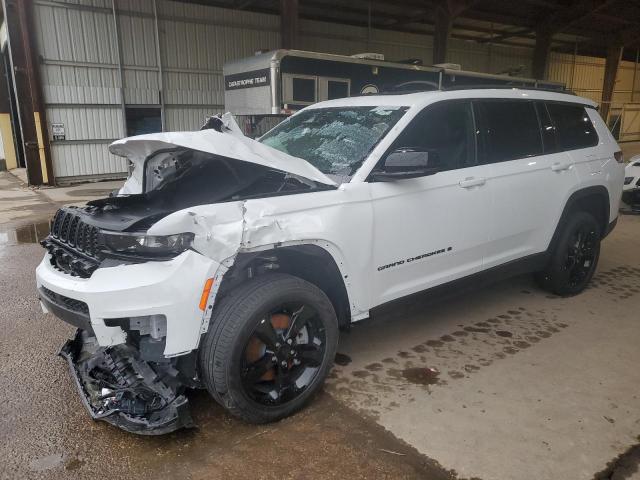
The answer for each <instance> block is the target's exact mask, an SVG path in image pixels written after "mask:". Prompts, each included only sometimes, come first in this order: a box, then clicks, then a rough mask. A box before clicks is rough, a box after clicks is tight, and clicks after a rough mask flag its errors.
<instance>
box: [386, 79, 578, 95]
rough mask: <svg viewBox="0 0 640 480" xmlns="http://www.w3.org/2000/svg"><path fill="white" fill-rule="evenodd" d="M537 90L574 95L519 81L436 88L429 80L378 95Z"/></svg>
mask: <svg viewBox="0 0 640 480" xmlns="http://www.w3.org/2000/svg"><path fill="white" fill-rule="evenodd" d="M421 83H424V84H425V85H424V88H420V85H419V84H421ZM403 87H415V88H403ZM514 88H516V89H519V90H537V91H542V92H552V93H565V94H568V95H576V93H575V92H573V91H572V90H568V89H567V88H566V87H561V88H551V87H545V86H540V85H538V86H536V85H535V84H531V85H527V84H522V83H521V82H514V83H513V84H504V83H502V84H484V85H481V84H476V85H449V86H445V85H443V86H442V87H440V88H438V86H437V85H435V84H433V83H431V82H421V81H414V82H405V83H401V84H399V85H395V86H393V87H391V88H389V89H387V90H384V91H382V92H380V95H404V94H409V93H421V92H434V91H441V92H447V91H456V90H493V89H501V90H512V89H514Z"/></svg>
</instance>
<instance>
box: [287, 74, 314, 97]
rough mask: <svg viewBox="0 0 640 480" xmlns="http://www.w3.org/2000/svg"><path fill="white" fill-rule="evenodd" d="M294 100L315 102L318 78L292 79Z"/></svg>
mask: <svg viewBox="0 0 640 480" xmlns="http://www.w3.org/2000/svg"><path fill="white" fill-rule="evenodd" d="M291 82H292V87H293V88H292V90H293V97H292V100H293V101H294V102H304V103H313V102H315V101H316V80H315V79H313V78H297V77H294V78H292V79H291Z"/></svg>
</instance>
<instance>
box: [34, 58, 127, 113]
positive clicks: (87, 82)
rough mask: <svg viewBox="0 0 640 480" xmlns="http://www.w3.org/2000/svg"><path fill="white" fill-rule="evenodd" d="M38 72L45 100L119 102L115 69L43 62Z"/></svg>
mask: <svg viewBox="0 0 640 480" xmlns="http://www.w3.org/2000/svg"><path fill="white" fill-rule="evenodd" d="M40 72H41V78H42V84H43V85H42V88H43V90H44V101H45V102H46V103H81V104H119V103H120V78H119V77H118V72H117V70H115V69H108V68H88V67H72V66H60V65H43V66H42V67H41V69H40Z"/></svg>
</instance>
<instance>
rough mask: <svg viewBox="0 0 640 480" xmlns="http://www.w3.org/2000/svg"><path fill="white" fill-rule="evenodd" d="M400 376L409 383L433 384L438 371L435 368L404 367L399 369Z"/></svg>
mask: <svg viewBox="0 0 640 480" xmlns="http://www.w3.org/2000/svg"><path fill="white" fill-rule="evenodd" d="M399 373H400V376H402V378H404V379H405V380H407V381H409V382H410V383H415V384H417V385H435V384H437V383H438V377H439V376H440V372H439V371H438V370H436V369H435V368H424V367H420V368H405V369H404V370H401V371H400V372H399Z"/></svg>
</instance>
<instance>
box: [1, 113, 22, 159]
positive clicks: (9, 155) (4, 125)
mask: <svg viewBox="0 0 640 480" xmlns="http://www.w3.org/2000/svg"><path fill="white" fill-rule="evenodd" d="M0 135H1V136H2V145H3V147H4V157H5V160H6V161H7V168H8V169H9V170H11V169H12V168H18V160H17V158H16V148H15V145H14V144H13V128H12V126H11V115H10V114H8V113H0Z"/></svg>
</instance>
